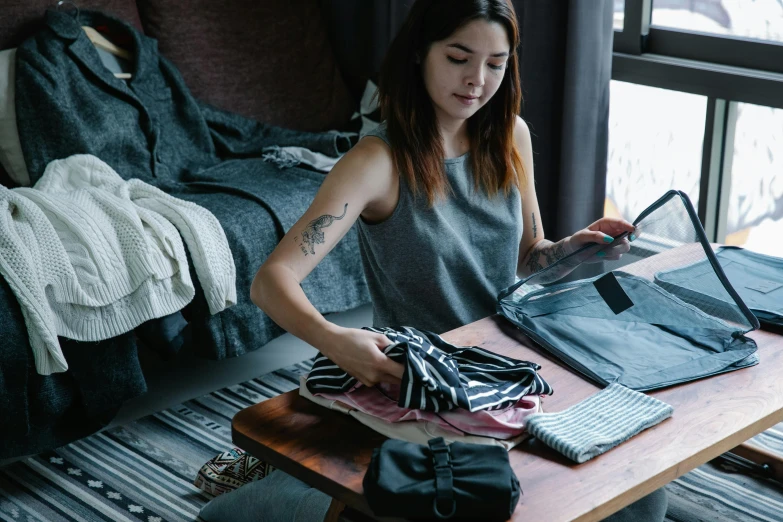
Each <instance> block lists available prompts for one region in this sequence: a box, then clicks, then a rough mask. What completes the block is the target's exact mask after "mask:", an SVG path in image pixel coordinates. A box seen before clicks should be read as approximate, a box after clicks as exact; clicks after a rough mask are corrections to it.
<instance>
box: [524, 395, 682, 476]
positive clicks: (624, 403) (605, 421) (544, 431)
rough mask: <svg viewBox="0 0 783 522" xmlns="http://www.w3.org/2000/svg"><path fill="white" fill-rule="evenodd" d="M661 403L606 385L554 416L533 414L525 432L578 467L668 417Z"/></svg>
mask: <svg viewBox="0 0 783 522" xmlns="http://www.w3.org/2000/svg"><path fill="white" fill-rule="evenodd" d="M673 411H674V408H672V407H671V406H670V405H669V404H666V403H665V402H663V401H659V400H658V399H655V398H653V397H649V396H647V395H645V394H643V393H640V392H637V391H634V390H631V389H628V388H626V387H625V386H622V385H620V384H610V385H609V386H607V387H606V388H604V389H603V390H601V391H600V392H598V393H596V394H595V395H592V396H590V397H588V398H587V399H585V400H583V401H582V402H579V403H577V404H574V405H573V406H571V407H570V408H568V409H567V410H563V411H561V412H556V413H536V414H534V415H531V416H530V417H528V419H527V431H528V432H529V433H530V434H531V435H533V436H534V437H536V438H537V439H539V440H540V441H541V442H543V443H544V444H546V445H547V446H549V447H551V448H552V449H554V450H555V451H557V452H559V453H562V454H563V455H565V456H566V457H568V458H569V459H571V460H573V461H575V462H578V463H582V462H585V461H588V460H590V459H591V458H593V457H595V456H596V455H600V454H601V453H603V452H605V451H608V450H610V449H612V448H614V447H615V446H617V445H618V444H620V443H622V442H625V441H626V440H628V439H630V438H631V437H633V436H634V435H636V434H637V433H639V432H640V431H642V430H646V429H647V428H649V427H651V426H655V425H656V424H658V423H659V422H661V421H662V420H664V419H668V418H669V417H671V415H672V412H673Z"/></svg>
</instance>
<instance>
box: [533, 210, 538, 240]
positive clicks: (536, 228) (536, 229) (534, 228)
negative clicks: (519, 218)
mask: <svg viewBox="0 0 783 522" xmlns="http://www.w3.org/2000/svg"><path fill="white" fill-rule="evenodd" d="M531 216H533V237H534V238H535V237H536V234H537V233H538V227H537V226H536V213H535V212H533V213H532V214H531Z"/></svg>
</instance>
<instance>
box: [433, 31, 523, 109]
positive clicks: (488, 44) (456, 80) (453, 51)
mask: <svg viewBox="0 0 783 522" xmlns="http://www.w3.org/2000/svg"><path fill="white" fill-rule="evenodd" d="M509 51H510V44H509V41H508V35H507V34H506V30H505V29H504V28H503V26H502V25H500V24H499V23H497V22H487V21H485V20H474V21H472V22H470V23H468V24H467V25H465V26H463V27H462V28H460V29H458V30H457V31H455V32H454V34H452V35H451V36H449V37H448V38H446V39H445V40H440V41H438V42H433V44H432V45H431V46H430V49H429V51H428V52H427V56H425V58H424V62H423V63H422V75H423V77H424V86H425V87H426V89H427V93H428V94H429V95H430V98H431V99H432V103H433V106H434V108H435V114H436V116H437V118H438V121H439V123H440V124H441V125H447V124H449V123H459V121H460V120H467V119H468V118H470V117H471V116H473V115H474V114H476V112H477V111H478V110H479V109H480V108H481V107H483V106H484V105H485V104H486V103H487V102H488V101H489V100H490V99H491V98H492V96H494V94H495V93H496V92H497V90H498V88H499V87H500V83H501V82H502V81H503V75H504V74H505V72H506V62H507V60H508V56H509Z"/></svg>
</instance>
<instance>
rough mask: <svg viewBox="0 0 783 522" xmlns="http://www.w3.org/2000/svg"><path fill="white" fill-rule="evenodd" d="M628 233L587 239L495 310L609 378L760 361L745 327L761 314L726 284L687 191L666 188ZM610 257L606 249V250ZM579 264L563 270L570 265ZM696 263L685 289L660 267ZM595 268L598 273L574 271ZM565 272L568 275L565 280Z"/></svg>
mask: <svg viewBox="0 0 783 522" xmlns="http://www.w3.org/2000/svg"><path fill="white" fill-rule="evenodd" d="M633 225H634V226H635V227H636V229H635V231H634V233H633V235H634V238H633V240H632V241H631V242H630V250H629V251H628V252H627V253H625V254H623V255H622V256H621V257H620V258H619V259H617V260H608V261H607V260H601V258H600V257H598V256H597V255H596V254H598V253H599V252H601V251H604V252H606V251H608V250H609V249H611V248H612V245H613V244H614V245H616V244H617V242H618V241H620V240H621V239H622V238H624V237H625V236H626V234H623V235H621V236H618V237H617V238H615V242H614V243H611V244H608V245H598V244H590V245H587V246H585V247H583V248H581V249H580V250H577V251H576V252H573V253H572V254H570V255H568V256H566V257H564V258H562V259H560V260H559V261H557V262H556V263H553V264H551V265H549V266H547V267H545V268H544V269H542V270H539V271H538V272H536V273H534V274H533V275H531V276H529V277H527V278H525V279H522V280H520V281H518V282H517V283H515V284H514V285H512V286H510V287H509V288H506V289H505V290H503V291H502V292H501V293H500V295H499V296H498V304H497V309H498V312H499V313H500V314H501V315H503V316H504V317H505V318H506V319H508V320H509V321H511V322H512V323H513V324H514V325H516V326H517V327H518V328H520V329H521V330H522V331H523V332H524V333H525V334H527V335H528V336H529V337H530V338H531V339H533V340H534V341H535V342H536V343H537V344H539V345H540V346H541V347H542V348H543V349H544V350H545V351H547V352H549V353H550V354H552V355H553V356H555V357H556V358H558V359H559V360H561V361H562V362H564V363H565V364H566V365H568V366H570V367H571V368H572V369H574V370H575V371H577V372H579V373H581V374H582V375H584V376H586V377H587V378H589V379H590V380H592V381H593V382H595V383H596V384H600V385H603V386H606V385H609V384H611V383H615V382H616V383H619V384H622V385H624V386H627V387H628V388H631V389H634V390H638V391H646V390H653V389H657V388H663V387H665V386H670V385H674V384H679V383H682V382H687V381H692V380H695V379H699V378H703V377H707V376H710V375H715V374H719V373H724V372H728V371H732V370H736V369H740V368H744V367H747V366H752V365H754V364H757V363H758V357H757V355H756V353H755V352H756V349H757V347H756V343H755V342H754V341H753V339H751V338H749V337H747V336H746V335H745V334H747V333H748V332H750V331H752V330H755V329H757V328H758V327H759V322H758V319H757V318H756V317H755V316H754V315H753V314H752V313H751V311H750V310H749V309H748V307H747V306H746V305H745V303H744V302H743V301H742V299H741V298H740V297H739V295H738V294H737V292H736V290H735V289H734V288H733V287H732V285H731V284H730V283H729V280H728V278H727V277H726V275H725V273H724V271H723V269H722V268H721V265H720V263H719V261H718V259H717V257H716V255H715V252H714V251H713V249H712V247H711V245H710V244H709V242H708V241H707V237H706V234H705V233H704V229H703V228H702V226H701V223H700V222H699V219H698V217H697V216H696V212H695V210H694V209H693V205H692V204H691V202H690V200H689V199H688V196H687V195H686V194H684V193H682V192H679V191H674V190H672V191H669V192H667V193H666V194H665V195H664V196H663V197H661V198H660V199H659V200H658V201H656V202H655V203H653V204H652V205H650V206H649V207H648V208H647V209H645V210H644V212H642V213H641V214H640V215H639V217H638V218H636V220H635V221H634V222H633ZM607 257H608V256H607ZM563 265H565V267H567V268H568V269H572V272H571V276H570V277H568V278H564V277H562V276H561V275H562V274H563V271H564V270H563V268H564V266H563ZM693 265H699V266H700V267H701V268H702V270H701V272H700V275H699V277H698V279H694V280H690V281H689V289H690V291H689V293H688V296H687V298H685V296H683V295H682V292H675V291H672V288H671V287H669V286H668V285H666V284H661V280H660V274H665V273H669V272H671V271H673V270H677V269H680V268H684V267H690V266H693ZM586 268H589V269H592V270H591V272H592V273H591V275H589V276H586V277H574V274H580V273H584V272H585V271H586V270H585V269H586ZM567 279H568V280H567Z"/></svg>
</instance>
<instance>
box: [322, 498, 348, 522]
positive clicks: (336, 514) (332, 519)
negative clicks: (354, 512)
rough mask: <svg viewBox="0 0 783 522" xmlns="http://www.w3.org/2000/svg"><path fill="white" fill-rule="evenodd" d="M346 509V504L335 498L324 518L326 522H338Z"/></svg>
mask: <svg viewBox="0 0 783 522" xmlns="http://www.w3.org/2000/svg"><path fill="white" fill-rule="evenodd" d="M344 509H345V504H343V503H342V502H340V501H339V500H337V499H334V498H333V499H332V503H331V504H329V510H328V511H327V512H326V516H325V517H324V522H337V519H338V518H340V515H341V514H342V512H343V510H344Z"/></svg>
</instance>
